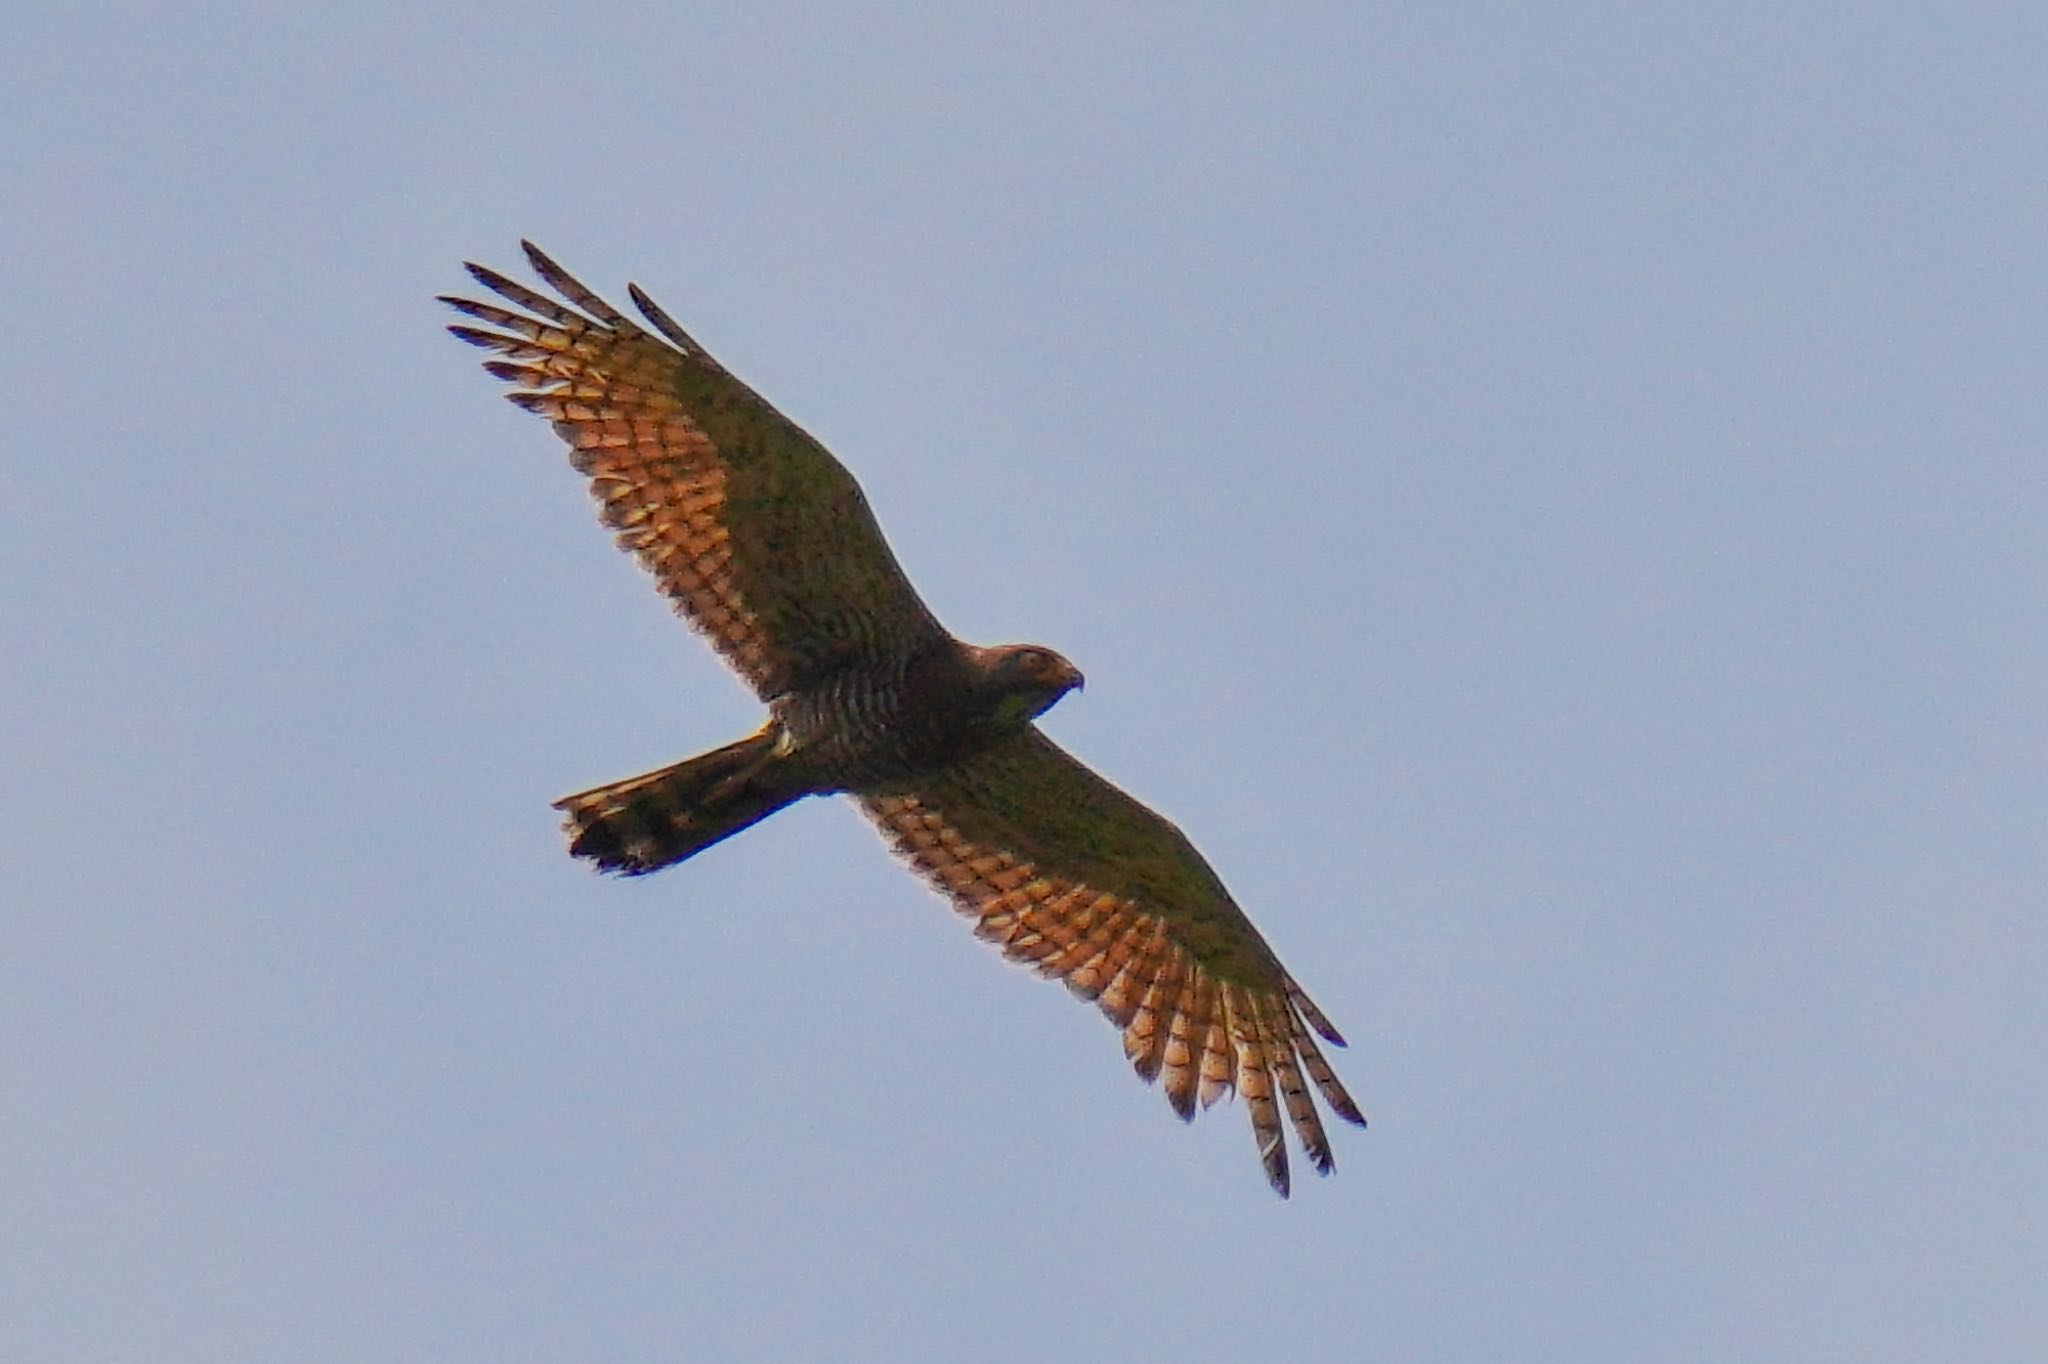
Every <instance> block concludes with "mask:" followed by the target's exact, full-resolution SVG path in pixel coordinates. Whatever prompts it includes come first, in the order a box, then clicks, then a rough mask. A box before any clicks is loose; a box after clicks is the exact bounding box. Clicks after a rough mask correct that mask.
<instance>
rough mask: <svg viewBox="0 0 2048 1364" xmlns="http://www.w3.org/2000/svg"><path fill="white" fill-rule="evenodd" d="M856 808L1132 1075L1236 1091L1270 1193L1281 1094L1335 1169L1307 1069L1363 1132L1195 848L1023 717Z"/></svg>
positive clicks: (1186, 1092) (1205, 1101)
mask: <svg viewBox="0 0 2048 1364" xmlns="http://www.w3.org/2000/svg"><path fill="white" fill-rule="evenodd" d="M860 802H861V805H862V808H864V809H865V810H866V811H867V813H868V815H869V817H870V818H872V819H873V820H874V821H875V822H876V823H877V824H879V825H881V826H882V828H883V830H884V832H885V833H887V834H888V836H889V838H890V840H891V841H892V842H893V843H894V844H895V847H896V850H897V852H899V853H901V854H902V855H903V856H904V857H906V858H908V859H909V860H910V863H911V865H912V866H913V867H915V868H916V869H917V870H918V871H919V872H920V873H922V874H923V875H924V876H925V878H926V879H927V880H929V881H930V882H931V883H932V884H933V885H934V886H936V887H937V888H938V889H939V890H941V891H943V892H944V893H945V894H946V895H947V896H948V897H949V898H951V899H952V901H953V902H954V904H955V906H956V907H957V908H959V909H960V910H961V911H962V912H963V913H965V914H967V915H969V916H970V917H972V918H973V919H974V921H975V924H974V931H975V933H976V934H977V935H979V936H981V937H983V938H986V939H988V940H990V941H992V942H995V943H996V944H998V945H999V946H1000V947H1001V948H1002V950H1003V952H1004V954H1005V955H1006V956H1008V957H1010V958H1011V959H1013V960H1016V961H1022V962H1028V963H1030V964H1031V965H1032V966H1034V967H1035V968H1036V969H1037V970H1038V972H1039V973H1040V974H1041V975H1045V976H1049V977H1054V978H1056V979H1059V980H1062V981H1064V982H1066V985H1067V988H1068V989H1070V990H1072V991H1073V992H1074V993H1075V994H1077V995H1079V996H1081V997H1082V998H1083V999H1092V1000H1094V1001H1095V1002H1096V1004H1097V1005H1099V1006H1100V1007H1101V1009H1102V1011H1103V1012H1104V1013H1105V1014H1107V1015H1109V1017H1110V1018H1112V1019H1113V1020H1115V1022H1116V1023H1117V1025H1118V1026H1119V1027H1121V1028H1123V1030H1124V1053H1125V1054H1126V1055H1127V1056H1129V1057H1130V1058H1131V1062H1132V1064H1133V1065H1134V1066H1136V1068H1137V1071H1138V1074H1139V1075H1141V1076H1143V1077H1144V1078H1145V1079H1146V1080H1147V1081H1148V1082H1149V1081H1151V1080H1153V1079H1155V1078H1158V1077H1160V1076H1162V1075H1163V1076H1164V1077H1165V1089H1166V1098H1167V1101H1168V1102H1169V1103H1171V1104H1172V1105H1173V1109H1174V1111H1175V1112H1176V1113H1178V1114H1180V1115H1181V1117H1183V1118H1192V1117H1193V1116H1194V1113H1195V1105H1196V1102H1197V1101H1198V1100H1199V1102H1200V1103H1201V1104H1202V1106H1203V1107H1207V1106H1208V1105H1210V1104H1212V1103H1214V1102H1215V1101H1216V1100H1217V1098H1219V1097H1220V1096H1222V1095H1223V1094H1225V1093H1228V1092H1229V1091H1230V1090H1231V1088H1232V1087H1233V1086H1234V1087H1235V1088H1237V1089H1238V1090H1241V1091H1242V1092H1243V1094H1244V1099H1245V1105H1246V1107H1247V1108H1248V1109H1249V1110H1250V1112H1251V1121H1252V1132H1253V1135H1254V1137H1255V1138H1256V1139H1257V1141H1258V1144H1259V1156H1260V1159H1261V1160H1262V1161H1264V1163H1265V1166H1266V1177H1267V1179H1269V1180H1270V1181H1271V1182H1272V1184H1273V1187H1274V1188H1275V1189H1278V1190H1279V1191H1280V1192H1281V1193H1282V1194H1283V1195H1284V1194H1285V1193H1286V1192H1287V1182H1288V1181H1287V1146H1286V1143H1285V1141H1284V1140H1283V1139H1282V1137H1281V1132H1280V1118H1279V1112H1278V1106H1279V1105H1284V1106H1285V1107H1286V1109H1287V1113H1288V1116H1289V1118H1290V1119H1292V1121H1293V1124H1294V1130H1295V1132H1296V1134H1297V1135H1298V1136H1299V1137H1300V1138H1301V1145H1302V1149H1303V1150H1304V1151H1305V1152H1307V1154H1308V1158H1309V1160H1310V1161H1312V1162H1313V1163H1314V1164H1315V1166H1316V1168H1317V1169H1318V1170H1320V1171H1321V1172H1323V1173H1325V1174H1327V1173H1329V1171H1330V1170H1331V1168H1332V1161H1331V1156H1330V1143H1329V1139H1328V1137H1327V1136H1326V1135H1325V1134H1324V1132H1323V1124H1322V1120H1321V1118H1320V1117H1319V1116H1318V1114H1317V1112H1316V1106H1315V1102H1314V1100H1313V1099H1311V1098H1310V1097H1309V1092H1308V1086H1307V1085H1306V1084H1304V1083H1303V1078H1302V1077H1303V1075H1304V1074H1306V1075H1307V1077H1308V1079H1309V1081H1311V1082H1313V1083H1314V1085H1315V1087H1316V1089H1317V1090H1319V1091H1320V1092H1321V1093H1322V1096H1323V1100H1324V1102H1326V1103H1328V1104H1329V1105H1330V1107H1331V1108H1332V1109H1333V1110H1334V1111H1335V1112H1336V1113H1337V1115H1338V1116H1339V1117H1342V1118H1344V1119H1345V1120H1347V1121H1349V1122H1354V1123H1358V1124H1360V1125H1361V1126H1363V1125H1364V1123H1365V1118H1364V1115H1363V1114H1361V1113H1360V1112H1359V1110H1358V1106H1357V1105H1356V1104H1355V1103H1353V1102H1352V1100H1351V1096H1350V1095H1349V1094H1347V1093H1345V1092H1344V1086H1343V1085H1342V1084H1340V1083H1339V1082H1338V1080H1337V1077H1336V1075H1335V1074H1334V1073H1332V1071H1331V1070H1330V1067H1329V1064H1328V1062H1326V1061H1325V1060H1324V1059H1323V1054H1322V1051H1321V1050H1320V1048H1318V1046H1317V1045H1316V1034H1318V1033H1320V1034H1321V1035H1322V1036H1323V1038H1324V1039H1325V1040H1327V1041H1330V1042H1333V1043H1335V1044H1337V1045H1339V1046H1342V1045H1343V1039H1342V1038H1341V1037H1339V1036H1338V1035H1337V1031H1336V1029H1335V1028H1333V1027H1331V1026H1330V1022H1329V1020H1328V1019H1326V1018H1324V1017H1323V1015H1322V1011H1321V1010H1319V1009H1317V1008H1316V1006H1315V1005H1314V1004H1313V1003H1312V1002H1311V1001H1310V1000H1309V998H1308V996H1307V995H1305V994H1303V993H1302V990H1301V987H1300V986H1298V985H1296V984H1295V983H1294V981H1293V979H1292V978H1291V977H1290V976H1288V974H1287V972H1286V971H1285V970H1283V969H1282V968H1281V965H1280V962H1279V960H1278V959H1277V958H1276V957H1275V956H1274V955H1273V951H1272V949H1271V948H1269V947H1268V946H1267V945H1266V941H1265V939H1264V938H1261V937H1260V936H1259V932H1258V930H1257V929H1255V928H1253V927H1252V924H1251V921H1250V920H1249V919H1247V918H1246V917H1245V916H1244V912H1243V911H1242V910H1240V909H1239V908H1238V907H1237V905H1236V903H1235V902H1234V901H1232V900H1231V898H1230V894H1229V892H1228V891H1226V890H1225V889H1224V888H1223V883H1222V882H1221V881H1219V880H1218V879H1217V877H1216V874H1215V872H1213V871H1211V870H1210V869H1209V864H1208V863H1207V862H1205V861H1203V860H1202V856H1201V854H1200V853H1198V852H1196V851H1195V849H1194V847H1193V845H1192V844H1190V843H1189V842H1188V841H1187V839H1186V838H1185V837H1184V836H1183V835H1182V834H1181V832H1180V830H1179V829H1176V828H1175V827H1174V826H1173V825H1172V824H1171V823H1169V822H1168V821H1167V820H1165V819H1163V818H1162V817H1160V815H1158V814H1157V813H1156V812H1154V811H1153V810H1151V809H1149V808H1147V807H1146V806H1144V805H1141V804H1140V803H1138V802H1137V801H1136V800H1133V799H1132V798H1131V797H1129V796H1127V795H1125V794H1124V793H1123V792H1122V791H1119V790H1118V789H1117V788H1116V787H1114V786H1111V785H1110V784H1109V783H1108V782H1106V781H1104V780H1103V779H1102V778H1101V777H1099V776H1097V775H1096V774H1095V773H1094V772H1093V771H1091V770H1090V769H1089V768H1087V767H1086V766H1084V765H1082V764H1081V763H1080V762H1078V761H1076V760H1075V759H1074V758H1072V757H1070V756H1069V755H1068V754H1067V753H1066V752H1065V751H1064V750H1062V749H1061V748H1059V747H1058V746H1057V745H1055V744H1054V743H1053V742H1052V741H1051V740H1050V739H1048V738H1046V737H1045V735H1044V734H1043V733H1041V732H1040V731H1039V730H1038V729H1037V728H1036V727H1035V726H1033V727H1030V728H1027V729H1026V730H1025V731H1024V732H1023V733H1021V734H1019V735H1017V736H1015V737H1014V738H1010V739H1006V740H1004V741H1002V742H1001V743H999V744H997V745H996V746H995V747H993V748H991V749H988V750H987V751H985V752H983V753H981V754H979V755H977V756H975V757H972V758H968V759H966V760H964V761H962V762H959V763H955V764H952V765H951V766H949V767H947V768H945V769H943V770H941V771H938V772H935V773H931V774H928V775H925V776H921V777H918V778H916V779H915V780H914V781H911V782H908V783H905V784H904V785H902V786H900V787H896V788H888V789H884V790H880V791H874V792H865V793H862V794H861V795H860ZM1276 1095H1277V1096H1278V1105H1276V1102H1275V1096H1276Z"/></svg>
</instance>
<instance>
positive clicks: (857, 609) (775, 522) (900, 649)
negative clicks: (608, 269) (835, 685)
mask: <svg viewBox="0 0 2048 1364" xmlns="http://www.w3.org/2000/svg"><path fill="white" fill-rule="evenodd" d="M521 245H522V246H524V247H525V249H526V256H527V259H528V260H529V261H530V262H531V263H532V265H533V268H534V270H535V271H536V272H537V273H538V274H539V275H540V277H541V278H542V279H543V280H545V281H546V282H547V283H548V284H549V285H550V286H552V287H553V288H554V290H555V291H556V292H557V293H559V294H560V295H562V297H563V298H565V299H567V300H568V301H569V302H570V303H571V304H574V305H575V307H574V308H570V307H565V306H564V305H563V304H561V303H558V302H556V301H555V300H554V299H552V298H549V297H547V296H546V295H544V294H541V293H537V292H535V291H534V290H532V289H528V288H526V287H525V286H524V285H521V284H519V283H517V282H515V281H513V280H510V279H507V278H506V277H505V276H503V275H501V274H499V273H497V272H496V271H495V270H488V269H485V268H484V267H483V266H480V265H470V266H469V267H468V269H469V273H470V274H471V275H472V276H474V277H475V279H476V281H477V282H478V283H479V284H482V285H483V286H484V287H485V288H487V289H490V290H491V291H492V292H494V293H496V294H498V295H499V296H500V297H502V298H503V299H505V300H506V302H508V303H511V304H514V305H516V307H517V308H519V309H523V310H524V311H514V310H512V309H508V308H503V307H499V306H498V305H496V304H491V303H479V302H476V301H474V300H472V299H465V298H451V297H447V296H443V298H442V300H441V301H442V302H444V303H447V304H449V305H451V306H452V307H454V308H456V309H458V310H460V311H462V312H464V313H467V314H468V315H469V316H471V317H473V318H476V319H477V320H478V321H481V322H484V323H487V324H489V326H490V327H492V328H495V329H496V330H485V329H484V328H480V327H470V326H461V325H457V326H453V327H450V328H449V329H448V330H450V331H451V332H453V333H455V335H457V336H459V337H461V338H462V339H463V340H464V341H468V342H470V343H471V344H473V345H478V346H482V347H484V348H485V349H487V350H493V351H496V352H498V354H499V355H500V356H501V357H503V358H501V359H497V360H491V361H488V362H486V363H485V365H484V368H485V369H487V370H489V371H490V372H491V373H492V374H494V375H496V376H497V377H498V378H500V379H504V380H506V381H507V382H509V383H511V384H514V385H516V391H514V392H512V393H510V394H508V395H506V396H508V397H509V398H511V400H512V401H513V402H515V403H518V404H519V405H520V406H521V407H524V408H526V409H527V410H528V411H530V412H538V413H540V414H541V415H542V416H544V417H546V418H548V419H549V420H550V421H552V422H553V423H554V428H555V432H556V434H558V435H560V436H561V437H562V439H563V440H565V441H567V442H568V443H569V448H570V451H571V454H570V459H571V462H572V463H574V464H575V466H576V468H577V469H578V470H579V471H581V472H582V473H584V474H586V475H587V476H588V477H589V478H590V487H591V493H592V495H593V496H594V497H595V498H596V499H597V502H598V505H599V508H600V515H601V516H602V518H603V520H604V522H605V523H606V524H607V525H609V526H611V527H612V528H613V529H614V530H616V531H617V532H618V541H619V545H620V547H621V548H624V549H627V550H630V551H632V553H633V555H634V556H635V557H636V558H638V559H639V561H640V564H641V566H642V567H644V568H645V569H646V570H647V571H648V572H649V573H652V574H653V575H654V579H655V581H656V582H657V583H658V584H659V585H660V587H661V590H662V592H663V593H665V594H666V595H667V596H668V598H669V599H670V600H671V601H672V602H673V603H674V604H675V608H676V611H677V612H678V614H680V615H682V616H683V617H684V618H685V619H686V620H688V621H689V622H690V623H691V624H693V625H694V626H696V627H697V628H698V629H699V630H701V631H703V632H704V634H706V635H707V636H709V638H710V639H711V642H712V643H713V644H714V645H715V646H717V648H718V651H719V652H720V653H721V654H723V655H724V656H725V658H726V660H727V661H728V662H729V663H731V664H732V666H733V667H734V668H736V669H737V670H738V671H739V673H740V674H741V676H743V677H745V678H746V680H747V681H748V682H749V683H750V684H751V685H752V686H753V688H754V690H755V691H756V692H757V693H758V694H759V695H760V696H761V697H762V699H764V700H766V699H768V698H771V697H774V696H777V695H780V694H781V693H783V692H787V691H790V690H792V689H795V688H799V687H802V686H804V685H806V684H807V683H808V682H810V681H812V680H814V679H816V678H818V677H820V676H823V675H825V674H828V673H830V672H833V671H835V670H836V669H838V668H840V667H843V666H845V665H846V664H847V663H849V662H852V661H856V660H867V661H872V660H875V659H888V658H900V657H903V656H905V655H907V654H909V653H912V652H914V651H916V650H917V649H919V648H920V647H922V646H924V645H925V644H927V643H928V642H930V641H931V640H932V639H933V638H935V637H936V636H938V635H939V634H941V633H942V631H941V630H940V627H939V624H938V622H937V621H936V620H935V619H933V617H932V615H931V612H930V611H928V610H926V608H925V605H924V603H923V602H922V601H920V600H919V599H918V595H917V592H916V590H915V589H914V588H912V587H911V585H910V581H909V579H907V578H906V577H904V575H903V570H902V569H901V568H899V567H898V566H897V564H896V558H895V556H894V555H893V554H891V553H890V552H889V546H888V543H887V542H886V541H885V540H883V538H882V532H881V528H880V527H879V526H877V525H876V524H875V518H874V514H873V513H872V512H870V511H869V510H868V505H867V499H866V498H864V497H862V496H861V491H860V487H859V485H858V484H856V483H855V482H854V481H853V476H852V475H851V474H849V473H847V472H846V469H845V468H844V467H843V466H842V465H841V464H840V463H839V461H838V460H836V459H834V458H833V457H832V456H831V454H830V453H829V452H828V451H827V450H826V449H825V447H824V446H822V445H820V444H819V443H818V442H817V441H815V440H813V439H812V438H811V437H810V436H809V435H808V434H807V433H806V432H805V431H803V429H802V428H800V427H798V426H797V425H796V424H795V423H794V422H792V421H790V420H789V419H788V418H786V417H784V416H783V415H782V414H781V413H779V412H777V411H776V410H775V409H774V408H773V407H770V406H769V405H768V403H767V402H766V401H764V400H763V399H762V398H761V397H760V395H758V394H756V393H755V392H754V391H753V390H752V389H750V388H748V387H747V386H746V385H745V384H743V383H741V382H740V381H739V380H738V379H735V378H734V377H733V376H732V375H731V374H729V373H727V372H726V371H725V369H724V367H723V366H721V365H720V364H719V363H718V362H717V361H716V360H714V359H712V358H711V356H710V354H709V353H708V352H707V351H706V350H705V349H704V348H703V347H702V346H700V345H698V344H697V343H696V341H694V340H693V339H692V338H691V337H690V336H689V334H688V333H686V332H685V331H683V329H682V328H681V327H679V326H677V325H676V324H675V322H674V321H673V320H672V319H671V318H670V317H669V316H668V314H667V313H665V312H663V311H662V310H661V308H660V307H659V306H657V305H656V304H655V303H654V301H653V300H652V299H650V298H648V297H647V295H645V294H644V293H642V292H641V291H640V288H639V286H638V285H632V286H629V292H630V293H631V294H632V298H633V302H634V304H635V305H636V306H637V307H638V308H639V309H640V312H641V313H642V314H643V315H644V316H645V317H646V319H647V321H648V322H649V323H650V324H651V325H652V326H653V327H654V330H655V332H658V333H659V335H655V334H654V333H651V332H648V331H647V330H645V329H643V328H642V327H641V326H640V325H639V324H637V323H635V322H634V321H632V320H631V319H630V318H628V317H626V316H624V315H623V314H621V313H619V312H617V311H616V310H614V309H613V308H612V306H611V305H610V304H608V303H606V302H605V301H604V300H603V299H601V298H599V297H598V296H597V295H596V294H594V293H592V292H591V291H590V290H588V289H586V288H584V287H583V285H581V284H579V283H578V282H577V281H576V280H575V279H574V278H573V277H571V276H570V275H569V274H568V272H567V271H565V270H563V269H562V268H561V267H560V266H559V265H556V264H555V263H554V262H553V261H552V260H549V259H548V258H547V257H546V256H545V255H543V254H542V253H541V252H540V251H539V250H538V249H537V248H535V247H534V246H533V244H532V243H530V242H524V243H521ZM577 309H581V311H580V312H579V311H576V310H577Z"/></svg>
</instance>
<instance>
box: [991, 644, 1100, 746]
mask: <svg viewBox="0 0 2048 1364" xmlns="http://www.w3.org/2000/svg"><path fill="white" fill-rule="evenodd" d="M977 652H978V653H979V654H980V658H979V662H980V664H981V667H982V672H983V675H984V677H985V678H986V679H987V694H988V696H989V698H990V700H991V702H992V712H991V713H992V718H993V719H994V720H995V722H996V723H997V724H998V725H1000V726H1002V727H1003V728H1005V729H1009V728H1016V727H1021V726H1022V725H1024V724H1026V723H1028V722H1029V721H1032V720H1035V719H1037V718H1038V717H1039V716H1041V715H1043V714H1045V713H1046V711H1048V710H1050V709H1052V704H1053V702H1055V701H1057V700H1059V699H1060V698H1061V697H1062V696H1065V695H1066V694H1067V693H1068V692H1070V691H1076V690H1078V689H1079V688H1080V687H1081V685H1082V677H1081V670H1080V669H1079V668H1077V667H1075V666H1074V665H1073V664H1071V663H1069V662H1067V660H1066V659H1064V658H1061V657H1060V656H1059V655H1058V654H1056V653H1054V652H1053V651H1052V650H1050V649H1047V648H1045V647H1043V646H1042V645H1037V644H1006V645H1004V646H1002V647H1001V648H997V649H982V650H978V651H977Z"/></svg>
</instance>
